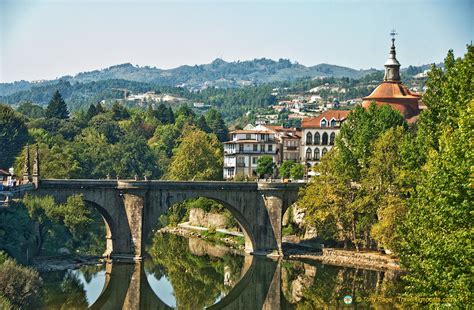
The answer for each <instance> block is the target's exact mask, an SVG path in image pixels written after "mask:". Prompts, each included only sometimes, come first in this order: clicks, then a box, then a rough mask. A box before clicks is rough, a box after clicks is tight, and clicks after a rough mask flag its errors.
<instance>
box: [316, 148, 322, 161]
mask: <svg viewBox="0 0 474 310" xmlns="http://www.w3.org/2000/svg"><path fill="white" fill-rule="evenodd" d="M320 158H321V156H320V155H319V149H318V148H315V149H314V160H319V159H320Z"/></svg>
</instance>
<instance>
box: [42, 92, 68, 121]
mask: <svg viewBox="0 0 474 310" xmlns="http://www.w3.org/2000/svg"><path fill="white" fill-rule="evenodd" d="M45 116H46V117H47V118H58V119H68V118H69V111H68V110H67V105H66V102H65V101H64V99H63V97H62V96H61V94H60V93H59V90H56V91H55V92H54V94H53V97H52V98H51V100H50V101H49V103H48V106H47V107H46V111H45Z"/></svg>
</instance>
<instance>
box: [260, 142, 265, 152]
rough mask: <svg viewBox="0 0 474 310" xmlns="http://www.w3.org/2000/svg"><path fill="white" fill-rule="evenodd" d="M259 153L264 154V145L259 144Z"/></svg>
mask: <svg viewBox="0 0 474 310" xmlns="http://www.w3.org/2000/svg"><path fill="white" fill-rule="evenodd" d="M260 152H261V153H265V144H260Z"/></svg>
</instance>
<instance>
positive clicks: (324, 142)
mask: <svg viewBox="0 0 474 310" xmlns="http://www.w3.org/2000/svg"><path fill="white" fill-rule="evenodd" d="M322 144H323V145H328V133H327V132H325V133H323V143H322Z"/></svg>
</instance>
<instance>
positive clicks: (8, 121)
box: [0, 104, 28, 169]
mask: <svg viewBox="0 0 474 310" xmlns="http://www.w3.org/2000/svg"><path fill="white" fill-rule="evenodd" d="M27 142H28V129H27V128H26V125H25V119H24V118H23V117H22V116H21V115H20V114H18V113H16V112H15V111H13V109H12V108H10V107H8V106H6V105H2V104H0V149H1V150H2V155H1V156H0V167H1V168H4V169H5V168H9V167H11V165H12V164H13V161H14V160H15V157H16V156H17V155H18V154H19V153H20V152H21V150H22V149H23V146H24V145H25V144H26V143H27Z"/></svg>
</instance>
